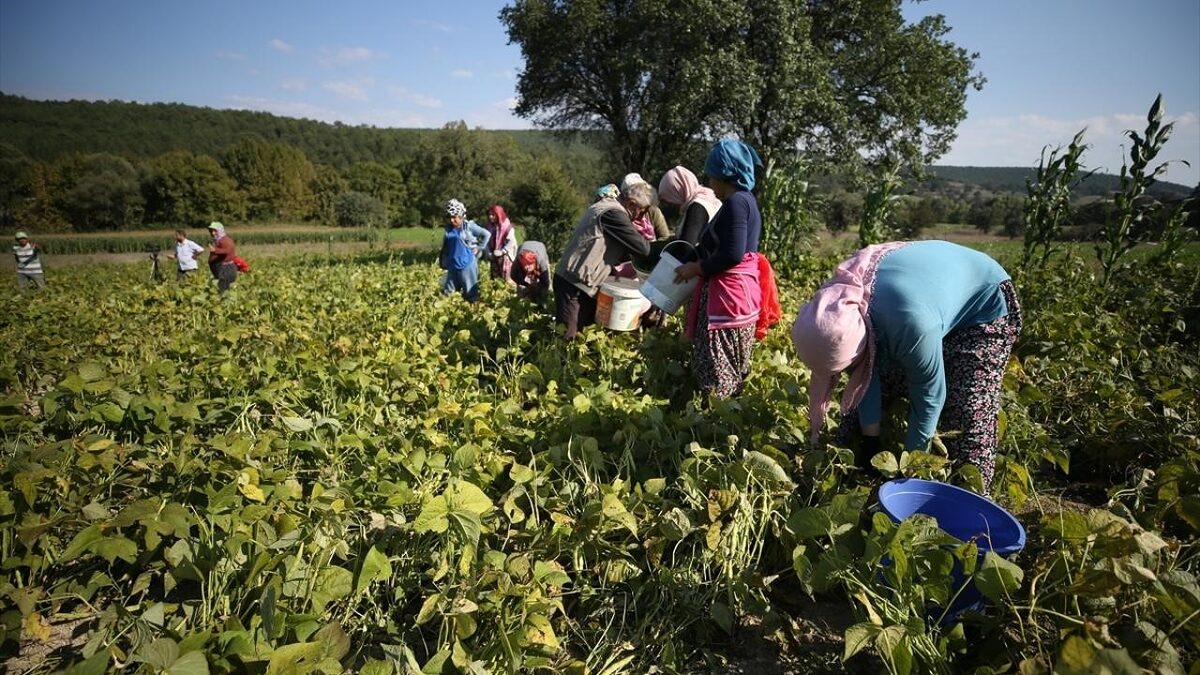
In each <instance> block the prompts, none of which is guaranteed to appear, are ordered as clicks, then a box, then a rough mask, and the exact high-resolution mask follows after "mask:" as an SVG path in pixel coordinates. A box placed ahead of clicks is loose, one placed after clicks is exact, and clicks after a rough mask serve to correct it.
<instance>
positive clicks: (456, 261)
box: [438, 220, 492, 270]
mask: <svg viewBox="0 0 1200 675" xmlns="http://www.w3.org/2000/svg"><path fill="white" fill-rule="evenodd" d="M491 239H492V235H491V233H490V232H488V231H487V230H486V229H484V228H482V227H480V226H479V225H477V224H475V221H473V220H468V221H466V222H464V223H463V225H462V227H457V228H456V227H451V226H449V225H447V226H446V233H445V235H444V236H443V237H442V252H441V255H439V256H438V263H439V264H440V265H441V267H442V269H444V270H465V269H467V268H468V267H470V266H471V265H474V264H475V260H476V258H478V257H479V252H480V251H486V250H487V245H488V242H489V241H491Z"/></svg>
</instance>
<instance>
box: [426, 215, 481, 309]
mask: <svg viewBox="0 0 1200 675" xmlns="http://www.w3.org/2000/svg"><path fill="white" fill-rule="evenodd" d="M446 216H447V218H448V219H449V220H448V222H447V224H446V233H445V235H444V236H443V237H442V251H441V254H440V255H439V256H438V263H439V264H440V265H441V268H442V269H444V270H446V276H445V277H444V278H443V279H442V293H444V294H446V295H449V294H451V293H453V292H455V291H458V292H459V293H462V296H463V297H464V298H466V299H467V301H468V302H475V300H477V299H478V298H479V264H478V262H477V260H478V258H479V256H480V255H481V252H482V251H486V250H487V249H488V242H489V241H491V238H492V235H491V234H490V233H489V232H488V231H487V230H485V229H484V228H482V227H480V226H479V225H477V224H476V223H475V221H473V220H467V207H466V206H465V205H463V203H462V202H460V201H458V200H457V199H451V200H450V202H449V203H448V204H446Z"/></svg>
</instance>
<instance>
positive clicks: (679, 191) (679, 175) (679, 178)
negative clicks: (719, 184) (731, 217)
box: [658, 166, 721, 215]
mask: <svg viewBox="0 0 1200 675" xmlns="http://www.w3.org/2000/svg"><path fill="white" fill-rule="evenodd" d="M658 198H659V199H661V200H663V201H664V202H669V203H671V204H678V205H679V210H680V211H684V212H686V211H687V207H688V206H690V205H691V203H692V202H700V203H701V204H703V205H705V207H709V208H708V212H709V214H710V215H715V214H716V212H717V211H718V210H719V209H720V208H721V200H720V199H717V194H716V193H715V192H713V191H712V189H710V188H706V187H703V186H701V185H700V181H699V180H697V179H696V174H694V173H692V172H691V171H690V170H689V169H688V168H687V167H683V166H677V167H675V168H673V169H671V170H670V171H668V172H666V173H665V174H663V177H662V180H660V181H659V182H658Z"/></svg>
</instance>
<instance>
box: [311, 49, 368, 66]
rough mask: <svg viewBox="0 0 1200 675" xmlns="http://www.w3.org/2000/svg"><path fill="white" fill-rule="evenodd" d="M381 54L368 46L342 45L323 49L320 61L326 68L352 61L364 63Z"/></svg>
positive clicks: (344, 64) (347, 63)
mask: <svg viewBox="0 0 1200 675" xmlns="http://www.w3.org/2000/svg"><path fill="white" fill-rule="evenodd" d="M380 56H381V54H380V53H379V52H376V51H374V50H371V49H368V48H366V47H342V48H340V49H336V50H331V49H322V50H321V58H320V59H318V61H319V62H320V63H321V65H323V66H325V67H326V68H331V67H333V66H346V65H350V64H352V63H364V62H366V61H372V60H374V59H377V58H379V57H380Z"/></svg>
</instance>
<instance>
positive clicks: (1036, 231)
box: [1021, 130, 1091, 267]
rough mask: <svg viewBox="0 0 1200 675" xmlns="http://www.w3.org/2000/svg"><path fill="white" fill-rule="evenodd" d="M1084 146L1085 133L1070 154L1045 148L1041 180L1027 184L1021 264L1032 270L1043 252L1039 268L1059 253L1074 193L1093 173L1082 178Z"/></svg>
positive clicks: (1075, 140)
mask: <svg viewBox="0 0 1200 675" xmlns="http://www.w3.org/2000/svg"><path fill="white" fill-rule="evenodd" d="M1087 147H1088V146H1087V145H1085V144H1084V142H1083V130H1080V132H1079V133H1077V134H1075V138H1073V139H1072V140H1071V144H1070V145H1068V146H1067V150H1066V152H1063V153H1062V154H1059V153H1060V152H1061V151H1062V148H1061V147H1058V148H1054V149H1053V150H1051V151H1050V156H1049V157H1047V156H1046V148H1042V156H1041V159H1039V160H1038V168H1037V177H1036V178H1035V179H1034V180H1032V181H1027V182H1026V184H1025V210H1024V216H1025V249H1024V251H1025V252H1024V255H1023V257H1022V259H1021V264H1022V265H1024V266H1026V267H1027V266H1029V264H1030V263H1031V262H1033V260H1034V258H1035V257H1036V256H1037V253H1038V250H1039V249H1040V250H1041V257H1040V258H1039V259H1038V262H1039V264H1042V265H1044V264H1046V260H1048V259H1049V258H1050V255H1051V254H1052V253H1053V252H1054V250H1055V242H1057V241H1058V240H1059V239H1060V237H1061V235H1062V226H1063V223H1066V222H1068V221H1069V220H1070V218H1071V191H1072V190H1073V189H1075V187H1076V186H1077V185H1078V184H1079V182H1080V181H1081V180H1083V179H1084V178H1086V177H1087V176H1088V175H1090V173H1091V172H1088V173H1086V174H1083V175H1082V176H1081V175H1080V171H1081V170H1082V168H1083V164H1082V162H1081V161H1080V160H1081V158H1082V157H1083V151H1084V150H1086V149H1087Z"/></svg>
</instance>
